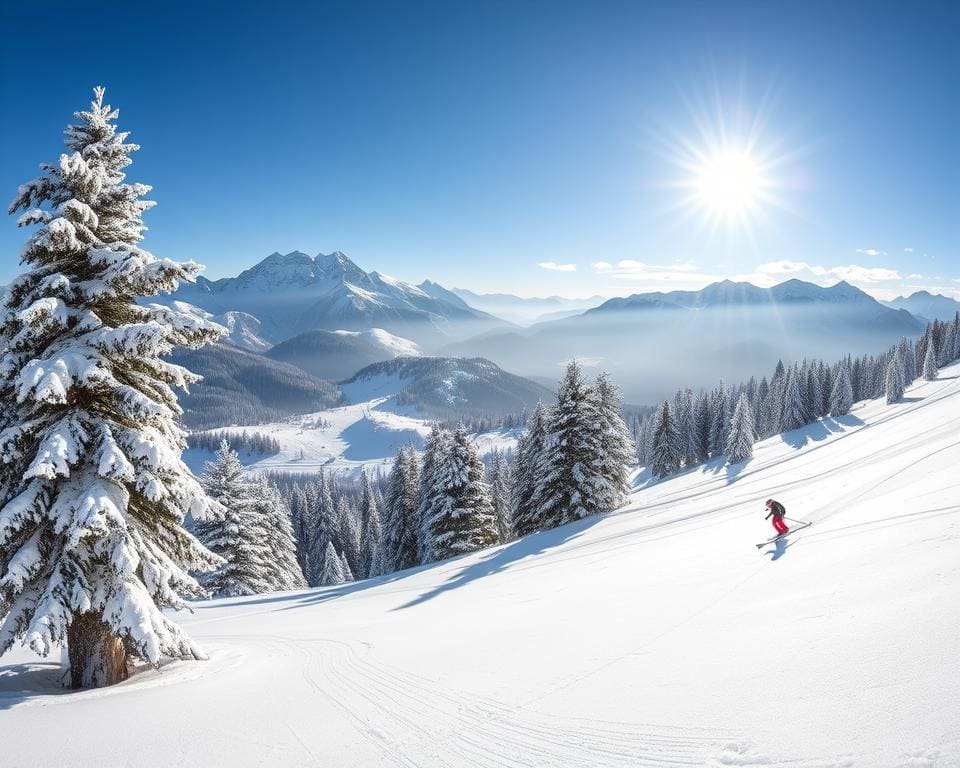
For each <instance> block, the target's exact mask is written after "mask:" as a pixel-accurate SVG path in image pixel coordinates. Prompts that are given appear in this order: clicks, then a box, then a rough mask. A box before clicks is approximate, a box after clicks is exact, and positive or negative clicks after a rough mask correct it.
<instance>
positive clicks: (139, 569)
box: [0, 88, 223, 687]
mask: <svg viewBox="0 0 960 768" xmlns="http://www.w3.org/2000/svg"><path fill="white" fill-rule="evenodd" d="M103 96H104V91H103V89H102V88H97V89H95V97H94V100H93V103H92V104H91V106H90V109H89V110H87V111H82V112H78V113H77V115H76V116H77V118H78V123H77V125H71V126H68V128H67V130H66V133H65V136H66V138H65V143H66V147H67V152H66V153H65V154H62V155H61V156H60V159H59V161H58V162H56V163H53V164H44V165H41V171H42V173H41V175H40V176H39V178H37V179H35V180H34V181H31V182H29V183H27V184H24V185H22V186H21V187H20V189H19V191H18V193H17V196H16V198H15V199H14V201H13V203H12V204H11V205H10V213H15V212H17V211H19V210H22V211H24V213H23V215H21V217H20V218H19V220H18V222H17V223H18V225H20V226H31V225H36V226H37V227H38V230H37V231H36V232H35V233H34V234H33V235H32V236H31V237H30V238H29V240H28V241H27V243H26V245H25V246H24V248H23V251H22V253H21V260H22V262H23V263H24V264H25V265H26V271H25V272H24V273H23V274H21V275H20V276H19V277H17V278H15V279H14V280H13V281H12V283H11V284H10V285H9V287H8V290H7V292H6V295H5V297H4V299H3V306H2V309H0V337H2V339H0V349H2V352H0V354H2V359H0V412H2V415H0V457H2V459H0V621H2V625H0V653H3V652H4V651H6V650H7V649H8V648H10V646H11V645H12V644H13V643H14V642H16V641H17V640H22V641H23V642H24V643H25V644H27V645H29V646H30V647H31V648H33V649H34V650H35V651H36V652H38V653H40V654H41V655H47V654H48V653H49V652H50V650H51V649H52V648H53V647H54V646H57V645H62V644H64V643H65V644H66V646H67V650H68V658H69V664H70V680H71V684H72V685H73V686H74V687H93V686H100V685H108V684H111V683H114V682H117V681H119V680H122V679H123V678H125V677H126V675H127V661H128V657H130V656H133V657H138V658H141V659H144V660H146V661H148V662H150V663H157V662H158V661H159V660H160V658H161V657H162V656H165V655H166V656H172V657H177V658H182V659H201V658H204V653H203V651H202V650H201V649H200V648H199V647H198V646H197V645H195V644H194V643H193V641H191V640H190V638H189V637H187V635H186V634H185V633H184V632H183V631H182V630H181V629H180V627H179V626H177V624H176V623H175V622H174V621H173V620H172V619H171V617H170V616H169V615H167V614H165V613H164V612H163V608H165V607H173V608H180V607H183V606H184V605H185V603H184V599H183V598H184V596H187V595H195V594H200V588H199V586H198V585H197V583H196V581H195V580H194V578H193V577H192V576H190V575H189V571H192V570H205V569H209V568H211V567H214V566H216V565H218V564H219V563H218V560H217V558H216V557H215V556H214V555H212V554H211V553H210V552H208V551H207V550H206V549H204V547H203V546H201V545H200V543H199V542H198V541H197V540H196V539H195V538H194V537H193V536H192V535H190V534H189V533H188V532H187V531H186V530H185V529H184V527H183V521H184V518H185V516H186V515H187V514H191V515H193V517H194V518H196V519H203V518H205V517H207V516H208V515H209V514H210V513H211V512H212V511H214V509H215V505H212V504H211V502H210V501H209V500H208V499H207V496H206V494H205V493H204V492H203V490H202V488H201V487H200V485H199V484H198V483H197V481H196V479H195V478H194V477H193V475H192V474H191V473H190V471H189V470H188V469H187V467H186V466H185V465H184V464H183V462H182V461H181V458H180V457H181V452H182V451H183V449H184V448H185V434H184V432H183V430H182V429H181V427H180V426H179V425H178V416H179V415H180V408H179V407H178V405H177V398H176V394H175V392H174V388H175V387H180V388H185V387H186V386H187V385H188V384H189V383H191V382H193V381H195V380H196V379H195V377H193V376H192V375H191V374H190V373H189V372H188V371H186V370H185V369H184V368H182V367H179V366H177V365H173V364H172V363H170V362H167V361H166V360H164V359H163V358H164V356H165V355H166V354H167V353H168V352H170V351H171V350H172V349H173V348H174V347H176V346H186V347H193V348H195V347H199V346H202V345H203V344H204V343H206V342H208V341H211V340H213V339H215V338H216V337H217V336H218V335H220V333H221V332H222V331H223V329H221V328H220V327H219V326H216V325H214V324H212V323H208V322H206V321H203V320H199V319H197V318H196V317H195V316H192V315H187V314H183V313H180V312H178V311H176V310H173V309H170V308H167V307H161V306H158V305H149V306H144V305H141V304H138V303H137V299H138V298H141V297H146V296H151V295H154V294H156V293H159V292H163V291H172V290H174V289H176V287H177V285H178V284H179V283H180V282H184V281H186V282H192V281H193V280H194V279H195V278H196V276H197V274H198V273H199V272H200V270H201V267H200V266H199V265H197V264H194V263H192V262H187V263H177V262H174V261H170V260H167V259H158V258H155V257H154V256H153V255H152V254H150V253H149V252H147V251H145V250H143V249H141V248H140V247H139V246H138V243H139V242H140V240H141V239H142V237H143V233H144V230H145V227H144V225H143V222H142V218H141V217H142V214H143V213H144V212H145V211H146V210H147V209H149V208H150V207H151V206H152V205H153V203H152V202H151V201H148V200H145V199H143V198H144V195H146V194H147V193H148V192H149V191H150V188H149V187H147V186H145V185H143V184H131V183H126V182H125V174H124V169H125V168H126V167H127V166H128V165H129V164H130V163H131V159H130V154H131V153H132V152H134V151H135V150H136V149H138V147H137V145H135V144H131V143H128V142H127V134H126V133H123V132H121V131H118V130H117V127H116V125H115V122H114V121H115V120H116V118H117V116H118V112H117V111H116V110H114V109H112V108H111V107H110V106H109V105H107V104H105V103H104V100H103Z"/></svg>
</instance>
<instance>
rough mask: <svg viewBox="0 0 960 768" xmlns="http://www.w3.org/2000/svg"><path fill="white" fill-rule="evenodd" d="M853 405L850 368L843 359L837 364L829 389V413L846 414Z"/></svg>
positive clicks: (834, 414) (833, 414)
mask: <svg viewBox="0 0 960 768" xmlns="http://www.w3.org/2000/svg"><path fill="white" fill-rule="evenodd" d="M852 407H853V387H852V386H851V385H850V369H849V367H848V366H847V361H846V360H844V361H842V362H841V363H840V365H839V366H837V375H836V377H834V380H833V389H832V390H831V391H830V415H831V416H846V415H847V414H848V413H850V409H851V408H852Z"/></svg>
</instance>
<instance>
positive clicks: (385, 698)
mask: <svg viewBox="0 0 960 768" xmlns="http://www.w3.org/2000/svg"><path fill="white" fill-rule="evenodd" d="M958 376H960V365H954V366H952V367H950V368H946V369H944V370H943V371H942V373H941V378H940V380H938V381H935V382H931V383H921V384H918V385H916V386H914V387H912V388H911V389H910V390H909V391H908V393H907V397H906V398H905V400H904V401H903V402H902V403H900V404H897V405H894V406H886V405H884V404H883V403H881V402H872V403H868V404H866V405H865V406H863V407H861V408H859V409H857V410H855V411H854V413H853V414H852V415H851V416H849V417H845V418H843V419H840V420H838V421H833V420H827V421H824V422H821V423H817V424H813V425H811V426H809V427H807V428H805V429H803V430H799V431H797V432H793V433H789V434H787V435H784V436H783V437H782V438H779V437H778V438H774V439H771V440H767V441H765V442H763V443H760V444H759V445H758V446H757V450H756V453H755V458H754V459H753V460H752V461H751V462H749V463H748V464H747V465H745V466H740V467H736V468H733V469H729V468H726V467H723V466H722V465H719V464H714V465H710V466H707V467H706V468H703V469H699V470H696V471H691V472H687V473H685V474H683V475H681V476H679V477H676V478H674V479H671V480H669V481H666V482H662V483H659V484H656V485H652V486H650V487H646V488H643V489H641V490H639V491H638V492H637V493H635V494H634V495H633V496H632V498H631V503H630V505H629V507H627V508H625V509H624V510H622V511H620V512H618V513H616V514H613V515H609V516H606V517H603V518H600V519H592V520H586V521H583V522H582V523H579V524H574V525H570V526H567V527H565V528H561V529H557V530H554V531H549V532H546V533H543V534H539V535H535V536H530V537H527V538H526V539H523V540H520V541H517V542H514V543H512V544H509V545H506V546H502V547H498V548H495V549H491V550H487V551H484V552H480V553H477V554H474V555H470V556H466V557H463V558H460V559H458V560H454V561H449V562H446V563H442V564H440V565H437V566H434V567H428V568H421V569H418V570H415V571H410V572H405V573H403V574H399V575H394V576H393V577H385V578H382V579H378V580H373V581H369V582H360V583H355V584H348V585H343V586H340V587H333V588H326V589H316V590H310V591H305V592H298V593H288V594H280V595H265V596H261V597H257V598H238V599H234V600H222V601H216V602H210V603H205V604H200V605H199V606H198V607H197V611H196V613H195V614H194V615H193V616H185V617H183V621H184V624H185V625H186V627H187V628H188V630H189V631H190V632H191V633H192V635H193V636H194V637H195V638H196V639H197V640H199V641H200V642H201V643H203V644H204V646H205V647H206V648H207V649H208V650H209V651H210V652H211V653H212V655H213V659H212V660H211V661H210V662H207V663H192V664H187V663H174V664H170V665H169V666H167V667H164V668H163V669H162V670H161V671H160V672H148V673H146V674H143V675H139V676H137V677H135V678H134V679H132V680H130V681H128V682H127V683H124V684H122V685H119V686H117V687H115V688H112V689H107V690H100V691H92V692H85V693H79V694H69V695H63V694H61V695H51V694H50V693H49V691H50V685H51V682H52V679H53V676H54V675H55V672H54V671H53V670H52V668H51V666H50V665H44V664H37V663H36V662H35V661H31V660H30V657H28V656H27V655H26V654H23V653H22V652H17V653H15V654H11V657H8V658H7V659H4V661H5V662H6V663H7V664H9V665H11V666H7V667H5V668H3V670H2V671H0V687H2V688H3V690H4V692H3V693H0V732H2V733H3V739H2V742H0V762H2V763H3V764H4V765H11V766H23V767H26V766H53V765H66V764H69V765H73V766H102V765H124V764H127V765H136V766H138V767H141V768H146V767H147V766H163V768H167V767H168V766H175V765H208V766H213V765H218V766H219V765H230V766H274V765H275V766H308V765H311V766H338V767H339V766H344V767H350V766H358V767H359V766H364V767H368V766H410V767H411V768H413V767H414V766H416V767H417V768H424V767H427V766H486V767H489V768H498V767H499V766H565V767H566V766H631V767H633V766H681V765H686V766H723V765H738V766H760V765H763V766H790V767H791V768H814V767H817V768H827V766H833V767H834V768H837V767H839V766H862V767H863V768H883V767H884V766H891V767H894V766H896V767H901V766H902V767H904V768H905V767H906V766H936V768H946V767H947V766H953V767H956V766H958V765H960V675H958V674H957V670H956V661H957V658H958V656H960V473H958V472H957V465H958V463H960V379H958ZM768 496H774V497H775V498H777V499H779V500H780V501H782V502H783V503H784V504H785V505H786V507H787V510H788V514H789V515H790V516H791V517H797V518H801V519H806V520H812V521H813V522H814V525H813V526H812V527H811V528H808V529H806V530H804V531H802V532H799V533H798V534H796V535H795V536H793V537H791V538H790V539H788V540H787V541H786V542H781V543H780V546H769V547H767V548H765V549H763V550H761V551H758V550H757V549H756V548H755V547H754V543H755V542H758V541H761V540H762V539H764V538H766V537H767V536H768V535H769V533H770V528H769V524H768V523H766V522H764V520H763V511H762V509H763V501H764V499H766V498H767V497H768ZM18 664H22V665H23V666H19V667H18V666H17V665H18Z"/></svg>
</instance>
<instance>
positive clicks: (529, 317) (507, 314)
mask: <svg viewBox="0 0 960 768" xmlns="http://www.w3.org/2000/svg"><path fill="white" fill-rule="evenodd" d="M449 293H452V294H454V295H455V296H459V297H460V298H461V299H463V300H464V301H465V302H466V303H467V304H469V305H470V306H471V307H475V308H476V309H480V310H483V311H484V312H489V313H490V314H492V315H496V316H497V317H502V318H503V319H504V320H509V321H510V322H512V323H517V324H518V325H530V324H532V323H536V322H543V321H547V320H556V319H559V318H561V317H569V316H571V315H576V314H580V313H581V312H583V311H584V310H587V309H590V308H592V307H596V306H599V305H600V304H602V303H603V297H602V296H590V297H589V298H586V299H570V298H566V297H564V296H547V297H543V298H540V297H534V298H523V297H521V296H514V295H512V294H509V293H474V292H473V291H468V290H466V289H464V288H454V289H453V290H452V291H449Z"/></svg>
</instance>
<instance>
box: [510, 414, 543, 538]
mask: <svg viewBox="0 0 960 768" xmlns="http://www.w3.org/2000/svg"><path fill="white" fill-rule="evenodd" d="M547 419H548V413H547V409H546V408H545V407H544V405H543V403H540V402H538V403H537V407H536V408H535V409H534V411H533V413H532V414H531V415H530V418H529V419H527V431H526V432H525V433H524V434H523V436H522V437H521V438H520V440H519V441H518V442H517V462H516V467H515V468H514V472H513V488H512V495H513V536H514V537H519V536H526V535H527V534H529V533H536V532H537V531H540V530H542V529H543V527H544V521H543V519H542V518H541V517H540V514H539V511H540V510H539V508H538V507H537V504H536V500H535V499H534V494H535V493H536V489H537V480H538V478H539V476H540V466H541V464H542V462H543V457H544V450H545V443H546V439H547Z"/></svg>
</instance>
